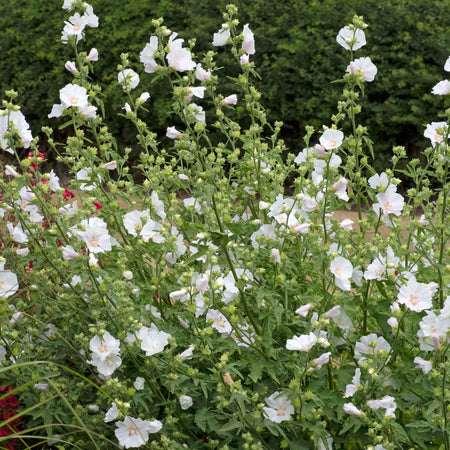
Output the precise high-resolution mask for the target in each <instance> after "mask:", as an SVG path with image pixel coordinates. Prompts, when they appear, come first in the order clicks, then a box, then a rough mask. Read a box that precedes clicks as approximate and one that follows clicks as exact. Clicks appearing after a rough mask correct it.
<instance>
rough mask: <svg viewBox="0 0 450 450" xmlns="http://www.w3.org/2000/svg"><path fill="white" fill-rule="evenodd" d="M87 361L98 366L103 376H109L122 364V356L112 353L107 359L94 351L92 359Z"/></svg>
mask: <svg viewBox="0 0 450 450" xmlns="http://www.w3.org/2000/svg"><path fill="white" fill-rule="evenodd" d="M86 362H87V363H89V364H92V365H93V366H95V367H97V370H98V372H99V373H100V374H101V375H102V376H104V377H109V376H111V375H112V374H113V373H114V371H115V370H116V369H117V368H118V367H119V366H120V365H121V364H122V358H121V357H120V355H118V354H114V353H112V354H110V355H109V356H107V357H106V358H105V359H102V358H101V357H100V356H99V355H98V354H97V353H92V360H91V361H86Z"/></svg>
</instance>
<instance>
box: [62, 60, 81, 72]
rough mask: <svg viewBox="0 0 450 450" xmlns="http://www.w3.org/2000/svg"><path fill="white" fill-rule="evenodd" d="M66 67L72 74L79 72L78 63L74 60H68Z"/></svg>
mask: <svg viewBox="0 0 450 450" xmlns="http://www.w3.org/2000/svg"><path fill="white" fill-rule="evenodd" d="M64 67H65V68H66V69H67V70H68V71H69V72H70V73H72V74H74V75H76V74H77V73H78V69H77V66H76V64H75V63H74V62H73V61H67V62H66V64H65V65H64Z"/></svg>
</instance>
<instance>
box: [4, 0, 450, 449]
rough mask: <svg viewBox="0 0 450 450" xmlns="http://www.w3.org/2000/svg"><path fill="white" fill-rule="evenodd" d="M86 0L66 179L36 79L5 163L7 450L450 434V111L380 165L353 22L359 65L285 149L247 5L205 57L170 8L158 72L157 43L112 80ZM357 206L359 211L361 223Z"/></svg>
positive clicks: (414, 440) (368, 442) (347, 443)
mask: <svg viewBox="0 0 450 450" xmlns="http://www.w3.org/2000/svg"><path fill="white" fill-rule="evenodd" d="M65 3H70V2H69V1H67V2H65ZM324 5H327V3H324ZM72 8H73V10H72V11H71V12H70V13H69V12H65V13H64V14H65V16H64V17H65V18H66V20H67V19H68V17H69V15H71V16H70V17H71V19H70V20H71V23H73V24H75V25H77V21H79V22H78V25H79V24H81V26H74V27H71V25H70V24H68V23H66V26H65V28H64V30H65V33H66V40H67V44H66V47H65V48H64V51H69V50H71V51H73V54H72V56H70V57H69V56H65V57H66V58H68V59H69V61H72V62H73V64H70V65H69V66H68V67H69V69H70V73H72V75H73V79H72V80H71V83H68V84H65V83H64V82H63V83H62V84H61V86H58V87H59V88H60V89H58V87H56V89H55V92H57V91H58V90H59V95H56V94H55V97H54V99H56V98H58V97H59V102H60V103H55V104H54V105H53V107H52V108H49V109H51V110H52V114H51V115H52V116H53V119H52V120H53V121H54V122H53V123H56V125H55V126H58V128H59V129H62V130H63V131H68V130H71V131H70V133H67V134H68V135H69V137H68V138H67V139H65V140H62V141H58V139H57V138H56V137H55V135H54V131H53V130H52V129H51V128H49V127H43V128H42V132H43V133H44V134H45V135H46V137H47V141H48V145H49V146H50V147H51V148H52V151H53V152H54V153H55V154H57V155H58V160H59V161H61V162H62V163H64V164H65V165H66V166H67V167H68V168H69V170H70V173H71V179H70V181H69V184H68V186H67V188H65V187H64V186H61V185H60V183H59V179H58V177H57V176H56V174H55V173H54V171H50V172H48V171H47V170H46V161H45V159H46V155H45V154H43V153H42V152H39V149H40V146H39V138H38V137H36V138H34V139H33V137H32V134H31V132H30V130H29V129H28V124H27V122H26V120H25V116H23V114H22V113H21V111H20V107H19V106H18V104H17V92H15V91H13V90H9V91H7V92H6V96H7V99H6V100H5V101H4V103H3V107H4V109H3V110H2V111H1V113H0V144H1V146H2V149H3V150H4V151H5V152H7V153H10V155H9V157H10V158H15V163H14V164H13V163H10V164H6V165H5V164H3V163H2V164H1V172H0V192H1V197H2V200H1V202H0V227H1V229H2V242H1V247H0V248H1V251H2V254H1V259H0V320H1V322H0V324H1V333H0V364H2V365H1V366H0V380H2V385H3V384H4V385H6V386H13V389H12V390H8V391H6V389H5V390H3V391H1V392H4V393H3V394H2V393H1V392H0V401H2V400H5V399H7V398H9V399H10V400H11V399H12V397H11V395H13V394H14V396H15V397H14V408H15V414H14V415H12V414H11V415H10V416H8V417H5V416H2V421H1V422H0V430H6V429H8V427H11V428H9V429H10V431H11V434H10V435H7V436H0V444H2V445H3V444H5V445H6V444H8V445H19V444H18V441H17V440H14V441H11V437H13V438H14V439H19V440H20V442H21V444H20V445H22V446H23V447H27V446H28V448H31V447H32V446H39V445H40V446H44V445H57V446H58V448H61V449H65V448H86V449H87V448H89V449H91V448H98V449H100V448H105V449H111V448H120V447H119V445H122V446H124V447H125V448H134V447H147V448H157V449H161V448H163V449H182V448H221V449H224V450H225V449H238V448H249V449H275V448H292V449H297V448H298V449H304V448H320V449H323V448H336V449H344V448H354V449H358V448H361V449H363V448H371V449H372V448H374V449H376V450H383V449H386V450H392V449H399V448H431V449H433V448H435V449H441V448H444V449H446V450H448V449H450V441H449V432H450V426H449V424H448V420H447V414H448V409H449V401H450V394H449V392H450V391H449V389H448V384H447V381H448V380H449V377H448V372H449V369H450V366H449V361H448V348H449V340H448V335H449V329H450V292H449V284H450V270H449V269H450V264H449V230H450V223H449V221H450V219H449V217H450V215H449V209H450V207H449V178H450V177H449V164H448V162H449V157H450V153H449V152H450V150H449V146H448V138H449V123H450V109H447V110H446V111H445V114H444V115H443V116H444V117H445V122H444V121H442V122H438V123H435V122H433V123H431V124H429V125H428V126H427V127H426V129H425V136H426V137H427V138H429V139H430V141H431V146H428V147H427V148H426V149H425V151H424V152H423V154H422V155H420V156H421V158H422V161H420V160H419V159H412V160H410V161H408V162H406V161H404V164H403V166H400V163H401V162H402V160H404V159H405V157H406V152H405V149H404V148H403V147H399V146H397V147H395V148H394V149H393V154H394V156H393V158H392V164H391V166H390V168H389V169H387V170H386V171H385V172H382V173H378V172H377V171H376V170H375V169H374V167H373V165H372V162H371V161H372V157H371V152H372V147H373V142H372V140H371V137H370V136H369V133H368V129H367V127H366V126H365V125H363V124H364V122H363V121H362V118H363V112H362V111H363V110H364V109H365V107H366V102H365V98H366V97H365V96H364V93H365V92H370V91H371V90H372V84H370V85H369V82H370V81H371V76H370V73H373V70H374V66H373V64H372V63H371V62H370V60H369V61H367V60H364V61H361V60H360V59H359V58H358V59H357V58H356V56H359V55H360V54H364V53H363V52H364V50H363V51H359V50H358V54H355V51H356V44H358V43H360V41H358V39H360V38H359V37H358V39H357V36H360V35H361V33H363V30H365V29H366V24H365V23H364V22H363V19H362V18H361V17H359V16H355V17H354V18H353V21H352V23H351V24H349V28H348V32H349V33H350V38H349V40H345V39H343V38H341V41H342V42H341V46H342V47H344V48H346V47H347V48H348V49H349V50H350V52H347V51H346V50H343V49H342V48H341V47H339V45H338V44H336V43H334V46H335V50H334V53H336V54H337V53H338V52H340V53H341V54H342V55H344V54H345V55H346V56H347V61H346V62H345V63H343V64H342V66H341V67H340V68H339V70H337V73H339V74H343V73H345V67H347V64H348V59H349V55H350V60H351V63H350V65H348V73H346V74H345V75H344V76H343V77H342V78H341V79H340V80H339V81H338V82H337V83H335V84H333V88H334V89H336V91H341V93H340V96H339V97H338V101H337V107H335V108H332V110H333V111H335V113H334V114H333V113H332V114H331V117H330V118H327V119H326V120H324V122H323V127H321V128H319V129H318V128H314V127H307V128H306V135H305V136H304V145H305V149H304V150H302V151H301V152H297V153H298V154H296V155H295V154H293V153H290V154H288V155H287V156H286V153H287V148H286V145H285V142H284V141H283V140H282V139H281V138H280V133H281V129H282V123H281V122H279V121H277V122H275V123H272V122H270V121H269V120H268V118H267V114H266V111H265V109H264V107H263V105H262V102H261V101H260V100H261V95H262V94H261V92H259V90H258V89H257V87H255V81H256V80H258V79H259V78H258V73H257V72H256V66H257V64H255V62H254V60H256V61H257V60H258V57H257V55H258V52H256V54H255V56H253V50H252V46H253V43H254V38H253V34H252V31H254V29H253V25H251V31H250V29H248V28H246V27H243V26H242V24H243V23H244V24H245V23H247V22H246V21H239V20H238V19H237V8H236V7H235V6H233V5H228V6H227V7H226V12H225V13H224V17H223V19H224V21H225V27H223V28H222V31H223V33H226V32H228V31H229V32H230V37H229V38H228V39H226V42H225V41H224V42H222V43H220V42H218V41H220V39H219V37H218V36H217V35H216V36H215V37H214V41H215V46H214V47H211V46H210V45H209V44H208V46H207V47H206V52H205V53H195V54H194V53H193V42H191V41H188V35H187V33H186V34H185V32H182V33H181V35H180V36H175V35H174V33H173V32H172V31H171V30H172V26H170V29H168V28H167V26H166V23H165V22H163V20H162V19H156V20H153V21H152V31H149V30H146V33H147V37H146V38H145V40H144V42H148V44H149V47H147V50H146V51H145V52H144V54H143V55H142V56H141V58H142V59H143V63H144V70H140V77H139V78H140V79H138V74H137V73H136V72H135V71H134V70H133V69H135V70H138V69H137V64H136V62H135V61H137V60H138V58H139V56H138V54H139V53H140V52H141V51H142V48H143V45H142V43H141V44H140V45H139V46H137V47H136V50H135V52H134V53H133V54H121V56H120V60H119V65H118V67H117V71H118V72H117V73H116V75H114V77H112V76H111V77H109V78H105V79H104V80H103V79H102V78H101V76H102V75H100V74H101V73H103V72H102V71H101V70H100V68H101V59H100V60H99V61H98V62H97V61H95V60H96V55H95V52H90V48H91V47H94V46H95V47H97V45H96V43H95V41H94V38H93V37H94V36H95V35H96V33H95V32H94V30H91V29H90V27H92V28H96V26H95V20H93V19H94V17H93V13H92V14H91V13H89V9H88V8H89V6H88V5H86V4H84V3H83V2H82V1H75V2H74V3H73V5H72ZM174 8H178V7H176V6H174ZM75 12H77V13H78V14H80V16H77V15H76V14H75ZM96 12H97V13H99V15H100V8H98V10H97V9H96ZM182 12H183V11H181V10H180V14H181V13H182ZM255 14H256V12H255ZM88 16H89V17H90V22H89V23H90V25H86V23H85V22H83V21H84V20H87V18H86V17H88ZM101 17H102V16H101V15H100V20H101ZM134 17H135V16H134ZM202 17H204V16H202ZM130 20H131V19H130ZM61 24H62V18H61ZM59 28H60V27H59V26H58V28H56V29H59ZM80 28H81V31H80ZM219 29H220V25H216V27H215V28H214V31H215V33H217V32H218V30H219ZM227 30H228V31H227ZM343 30H345V29H341V30H340V31H339V35H340V36H342V33H344V34H345V31H343ZM369 30H370V28H369ZM80 32H81V33H82V36H83V38H82V39H80V40H79V42H77V36H80V35H79V34H77V33H80ZM150 34H152V35H153V36H152V39H151V40H150V41H149V38H148V36H149V35H150ZM363 35H364V33H363ZM367 36H368V37H369V33H368V32H367ZM156 38H157V40H156ZM180 38H181V39H185V41H184V42H181V41H179V40H178V39H180ZM335 40H336V36H334V39H333V42H334V41H335ZM368 40H369V42H370V38H369V39H368ZM206 41H207V42H208V43H209V42H211V36H209V35H208V37H207V39H206ZM222 44H223V45H222ZM130 45H131V43H130ZM202 45H204V44H202ZM256 45H257V46H258V39H256ZM98 47H99V48H100V46H98ZM199 47H200V44H199ZM222 47H223V48H222ZM195 48H197V47H195ZM113 50H114V51H117V49H113ZM99 53H100V54H102V52H100V51H99ZM225 53H228V54H229V55H230V56H229V57H230V59H231V60H233V61H234V62H233V66H232V68H230V72H226V71H225V70H224V69H222V64H221V63H220V61H221V60H222V58H223V57H224V54H225ZM200 63H201V67H199V66H198V65H197V64H200ZM448 65H450V60H449V61H447V63H446V69H447V68H448ZM378 69H379V70H380V68H378ZM65 75H66V76H67V73H66V74H65ZM108 76H109V75H106V77H108ZM378 77H379V75H377V78H376V83H378V81H379V79H380V78H382V76H380V77H379V78H378ZM116 80H117V81H116ZM103 82H105V83H107V85H108V86H109V87H108V89H111V91H112V90H114V91H115V93H114V95H116V96H117V97H118V98H119V97H120V100H118V103H120V105H124V104H125V109H124V110H121V114H120V120H121V121H122V122H121V123H125V122H126V121H128V122H129V123H130V124H131V125H132V127H133V128H134V130H135V147H136V148H140V151H139V155H138V156H139V160H138V162H137V163H133V162H131V161H130V155H131V153H132V149H131V147H130V148H121V147H120V145H118V144H117V140H116V139H115V137H114V134H113V133H112V132H111V129H110V128H108V126H107V125H106V122H105V116H106V114H105V113H104V111H106V110H107V108H108V105H107V103H105V102H104V100H105V96H104V95H103V90H102V88H101V86H100V84H102V83H103ZM435 82H436V80H434V81H433V83H435ZM376 83H374V86H376ZM64 84H65V85H64ZM63 85H64V86H63ZM138 86H139V87H138ZM269 86H271V84H270V83H269ZM163 88H164V92H163V91H162V89H163ZM108 89H107V90H108ZM147 89H148V92H147ZM380 89H381V88H380ZM427 89H428V88H427ZM116 91H118V92H116ZM138 91H139V92H138ZM137 92H138V93H137ZM111 96H113V94H112V93H111ZM159 96H163V97H164V96H165V97H164V98H166V99H167V98H168V99H170V100H169V102H170V109H165V107H164V108H163V110H162V109H161V104H160V103H159V101H160V100H159V99H158V98H159ZM19 98H20V97H19ZM436 98H438V99H439V101H441V102H442V103H443V102H445V101H448V96H445V97H442V96H439V97H436ZM54 99H53V102H54V101H55V100H54ZM412 101H413V100H412ZM163 102H166V100H163ZM164 105H165V103H164ZM206 105H209V106H208V107H206ZM203 107H204V108H203ZM151 110H153V111H155V110H156V114H157V115H158V117H160V118H165V120H166V125H169V127H168V128H167V130H164V133H161V132H160V131H159V125H157V126H156V127H155V128H154V127H153V124H152V123H151V122H150V123H149V122H148V117H151V114H152V113H151V112H150V111H151ZM203 113H205V114H204V115H203ZM328 113H330V111H328ZM321 125H322V124H321ZM342 130H345V133H343V131H342ZM421 131H423V130H421ZM212 136H214V139H212ZM22 148H27V149H28V148H30V150H27V152H28V153H27V154H25V156H24V157H21V154H23V150H22ZM7 156H8V155H7ZM135 171H138V172H140V173H141V174H142V178H143V180H144V181H143V182H142V183H140V184H139V183H136V182H135V179H134V177H133V176H131V174H132V173H133V172H135ZM366 174H368V176H366ZM400 174H401V175H402V176H404V177H406V178H408V180H409V181H410V183H411V185H412V186H413V187H411V188H410V189H409V191H408V197H403V196H402V195H401V194H400V193H398V192H397V186H398V185H399V183H400V180H399V179H398V176H399V175H400ZM352 207H354V208H355V209H356V211H357V213H356V214H357V217H358V218H357V219H356V220H355V221H352V220H350V219H349V218H346V219H344V220H342V219H340V218H339V216H338V211H342V210H343V211H347V210H350V209H351V208H352ZM16 398H17V399H18V401H19V402H20V406H19V405H17V402H16ZM16 426H17V430H16V429H15V428H13V427H16Z"/></svg>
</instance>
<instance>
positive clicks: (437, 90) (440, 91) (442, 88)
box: [431, 80, 450, 95]
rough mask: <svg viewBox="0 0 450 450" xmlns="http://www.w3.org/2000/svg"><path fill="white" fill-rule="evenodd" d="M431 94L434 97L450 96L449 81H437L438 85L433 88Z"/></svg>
mask: <svg viewBox="0 0 450 450" xmlns="http://www.w3.org/2000/svg"><path fill="white" fill-rule="evenodd" d="M431 93H432V94H434V95H448V94H450V81H449V80H443V81H439V83H438V84H436V85H435V86H434V87H433V89H432V90H431Z"/></svg>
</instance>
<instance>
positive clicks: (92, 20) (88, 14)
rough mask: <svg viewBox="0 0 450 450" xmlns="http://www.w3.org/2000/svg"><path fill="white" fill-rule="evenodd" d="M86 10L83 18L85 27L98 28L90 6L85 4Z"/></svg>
mask: <svg viewBox="0 0 450 450" xmlns="http://www.w3.org/2000/svg"><path fill="white" fill-rule="evenodd" d="M85 5H86V10H85V12H84V15H83V17H84V18H85V19H86V25H87V26H88V27H91V28H97V27H98V17H97V16H96V15H95V14H94V9H93V8H92V6H91V5H89V4H87V3H85Z"/></svg>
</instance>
